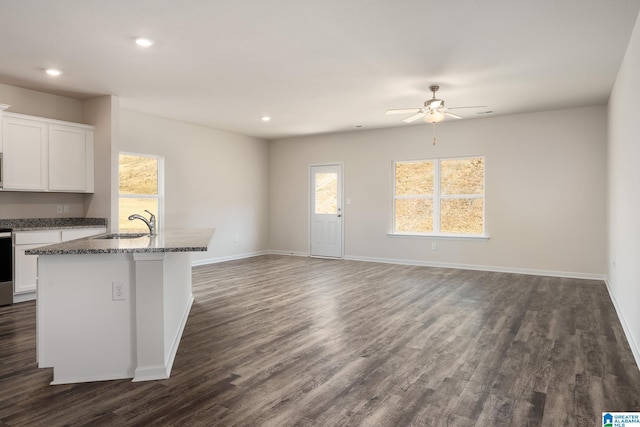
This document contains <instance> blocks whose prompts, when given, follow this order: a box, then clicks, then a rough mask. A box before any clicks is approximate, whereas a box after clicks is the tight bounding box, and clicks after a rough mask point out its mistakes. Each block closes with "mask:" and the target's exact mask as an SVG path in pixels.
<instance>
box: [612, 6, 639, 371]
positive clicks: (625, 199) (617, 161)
mask: <svg viewBox="0 0 640 427" xmlns="http://www.w3.org/2000/svg"><path fill="white" fill-rule="evenodd" d="M639 75H640V18H639V19H638V21H637V22H636V26H635V29H634V31H633V34H632V36H631V40H630V42H629V46H628V47H627V52H626V55H625V57H624V61H623V62H622V65H621V67H620V71H619V72H618V77H617V79H616V83H615V85H614V88H613V91H612V93H611V98H610V99H609V152H608V158H609V167H608V171H609V177H608V178H609V192H608V193H609V204H608V205H609V216H608V229H609V254H608V286H609V290H610V293H611V296H612V299H613V301H614V304H616V308H617V309H618V314H619V315H620V320H621V321H622V324H623V327H624V328H625V332H626V334H627V338H628V339H629V344H630V345H631V349H632V351H633V353H634V356H635V358H636V363H637V364H638V366H640V310H638V304H639V303H640V188H639V187H638V185H639V184H640V167H639V166H638V160H639V159H640V127H639V125H638V122H639V121H640V111H639V110H638V95H640V78H638V76H639Z"/></svg>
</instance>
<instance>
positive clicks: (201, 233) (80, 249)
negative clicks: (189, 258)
mask: <svg viewBox="0 0 640 427" xmlns="http://www.w3.org/2000/svg"><path fill="white" fill-rule="evenodd" d="M214 232H215V228H188V229H185V228H178V229H165V230H160V231H159V232H158V234H157V235H156V236H152V237H151V236H149V235H144V236H141V237H135V238H125V239H101V238H100V237H104V236H108V234H100V235H98V236H91V237H85V238H82V239H77V240H70V241H68V242H62V243H56V244H53V245H48V246H42V247H39V248H35V249H29V250H27V251H25V254H27V255H81V254H121V253H152V252H205V251H206V250H207V249H208V247H209V243H210V242H211V238H212V237H213V233H214Z"/></svg>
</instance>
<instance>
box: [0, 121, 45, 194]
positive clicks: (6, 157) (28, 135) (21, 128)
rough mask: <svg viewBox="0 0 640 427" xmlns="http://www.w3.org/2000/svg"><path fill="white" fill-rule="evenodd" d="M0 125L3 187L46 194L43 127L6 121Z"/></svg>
mask: <svg viewBox="0 0 640 427" xmlns="http://www.w3.org/2000/svg"><path fill="white" fill-rule="evenodd" d="M8 116H9V113H5V114H4V117H3V120H2V121H3V123H2V134H3V135H2V139H3V153H2V157H3V166H4V171H3V173H4V176H3V187H4V188H5V189H10V190H22V191H25V190H27V191H28V190H34V191H46V190H47V189H48V187H49V183H48V178H49V171H48V165H49V158H48V151H47V148H48V140H47V124H46V123H42V122H38V121H35V120H28V119H22V118H18V117H8Z"/></svg>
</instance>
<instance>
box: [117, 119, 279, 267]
mask: <svg viewBox="0 0 640 427" xmlns="http://www.w3.org/2000/svg"><path fill="white" fill-rule="evenodd" d="M119 140H120V150H121V151H127V152H134V153H146V154H155V155H160V156H163V157H164V159H165V160H164V166H165V212H164V218H163V221H164V225H165V227H168V228H171V227H186V228H200V227H215V228H216V232H215V234H214V236H213V240H212V245H211V247H210V249H209V251H208V252H207V253H202V254H200V253H194V256H193V259H194V261H195V262H197V263H200V262H205V261H208V260H209V261H212V260H222V259H227V258H237V257H241V256H245V255H251V254H256V253H261V252H263V251H266V250H267V249H268V242H267V238H268V232H267V227H268V205H269V203H268V178H269V176H268V170H269V167H268V161H269V157H268V143H267V142H266V141H264V140H260V139H257V138H252V137H248V136H243V135H238V134H234V133H230V132H224V131H220V130H215V129H209V128H205V127H201V126H196V125H191V124H187V123H183V122H178V121H173V120H169V119H163V118H159V117H154V116H150V115H147V114H141V113H136V112H132V111H126V110H121V111H120V139H119ZM236 236H237V238H238V241H237V242H236V241H235V240H236Z"/></svg>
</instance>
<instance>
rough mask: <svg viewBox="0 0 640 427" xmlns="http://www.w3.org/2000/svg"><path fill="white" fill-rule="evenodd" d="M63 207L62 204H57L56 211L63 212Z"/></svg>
mask: <svg viewBox="0 0 640 427" xmlns="http://www.w3.org/2000/svg"><path fill="white" fill-rule="evenodd" d="M62 209H63V208H62V205H57V206H56V213H59V214H61V213H62Z"/></svg>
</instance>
